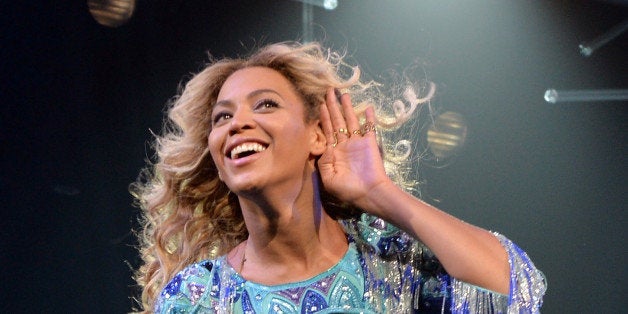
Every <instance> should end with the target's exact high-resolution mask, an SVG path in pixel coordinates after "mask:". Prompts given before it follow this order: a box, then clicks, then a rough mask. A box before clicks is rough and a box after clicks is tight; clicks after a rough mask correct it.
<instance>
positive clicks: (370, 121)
mask: <svg viewBox="0 0 628 314" xmlns="http://www.w3.org/2000/svg"><path fill="white" fill-rule="evenodd" d="M364 115H365V118H366V122H365V123H364V124H363V125H362V127H361V131H362V136H373V137H375V109H373V107H368V108H366V111H365V112H364Z"/></svg>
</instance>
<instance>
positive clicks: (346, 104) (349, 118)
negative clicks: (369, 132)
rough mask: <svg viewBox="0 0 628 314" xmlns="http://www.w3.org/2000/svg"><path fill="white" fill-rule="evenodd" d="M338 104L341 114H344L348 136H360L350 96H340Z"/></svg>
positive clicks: (346, 94) (358, 123) (358, 124)
mask: <svg viewBox="0 0 628 314" xmlns="http://www.w3.org/2000/svg"><path fill="white" fill-rule="evenodd" d="M340 103H341V104H342V112H343V113H344V118H345V123H346V124H347V129H348V130H349V132H350V133H349V136H351V135H358V134H361V132H360V122H359V121H358V117H357V115H356V114H355V110H353V104H352V103H351V95H349V94H348V93H345V94H342V95H341V96H340Z"/></svg>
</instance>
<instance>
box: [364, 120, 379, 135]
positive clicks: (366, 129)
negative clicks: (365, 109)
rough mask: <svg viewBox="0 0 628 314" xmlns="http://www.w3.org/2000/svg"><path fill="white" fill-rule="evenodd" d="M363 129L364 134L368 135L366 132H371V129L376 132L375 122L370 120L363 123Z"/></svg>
mask: <svg viewBox="0 0 628 314" xmlns="http://www.w3.org/2000/svg"><path fill="white" fill-rule="evenodd" d="M361 131H362V135H366V133H368V132H371V131H373V132H376V130H375V123H373V122H370V121H368V122H366V123H364V124H363V125H362V129H361Z"/></svg>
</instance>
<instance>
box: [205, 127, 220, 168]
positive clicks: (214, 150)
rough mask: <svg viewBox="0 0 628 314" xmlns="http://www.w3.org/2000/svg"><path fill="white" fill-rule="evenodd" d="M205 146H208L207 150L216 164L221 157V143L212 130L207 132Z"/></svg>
mask: <svg viewBox="0 0 628 314" xmlns="http://www.w3.org/2000/svg"><path fill="white" fill-rule="evenodd" d="M207 146H208V147H209V152H210V153H211V155H212V159H213V160H214V163H215V164H216V165H218V164H219V163H220V159H221V157H222V149H221V148H222V145H221V142H220V140H219V137H218V136H217V134H215V133H213V132H212V133H209V136H207Z"/></svg>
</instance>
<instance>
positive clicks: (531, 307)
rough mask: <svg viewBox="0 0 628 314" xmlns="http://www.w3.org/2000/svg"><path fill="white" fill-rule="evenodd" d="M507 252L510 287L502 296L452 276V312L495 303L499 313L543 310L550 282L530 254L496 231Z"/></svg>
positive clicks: (467, 310)
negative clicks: (533, 261) (542, 306)
mask: <svg viewBox="0 0 628 314" xmlns="http://www.w3.org/2000/svg"><path fill="white" fill-rule="evenodd" d="M494 235H495V236H496V237H497V238H498V239H499V241H500V242H501V244H502V246H503V247H504V249H506V252H508V263H509V264H510V291H509V295H508V296H507V298H506V296H503V295H501V294H498V293H496V292H492V291H489V290H485V289H482V288H480V287H477V286H474V285H471V284H468V283H465V282H462V281H459V280H456V279H452V289H451V290H452V312H454V313H458V312H464V313H468V312H472V313H473V312H476V310H477V309H482V308H486V306H487V304H492V307H493V310H494V311H495V312H498V313H503V312H507V313H540V312H539V311H540V308H541V305H542V304H543V295H544V294H545V290H546V289H547V283H546V280H545V276H544V275H543V273H542V272H541V271H540V270H538V269H537V268H536V267H535V266H534V263H532V261H531V260H530V258H529V257H528V255H527V254H526V253H525V252H524V251H523V250H522V249H521V248H519V247H518V246H517V245H515V244H514V243H513V242H512V241H510V240H509V239H507V238H506V237H505V236H503V235H501V234H498V233H494Z"/></svg>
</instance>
